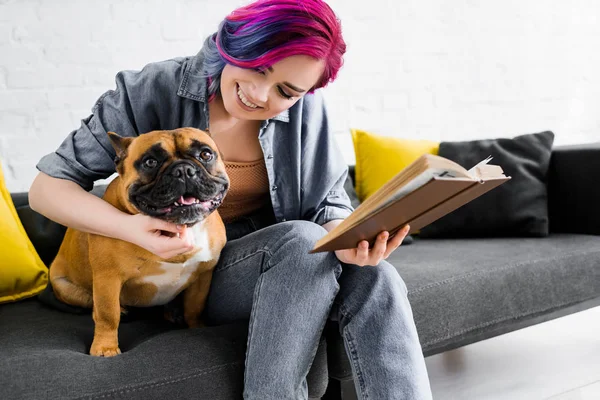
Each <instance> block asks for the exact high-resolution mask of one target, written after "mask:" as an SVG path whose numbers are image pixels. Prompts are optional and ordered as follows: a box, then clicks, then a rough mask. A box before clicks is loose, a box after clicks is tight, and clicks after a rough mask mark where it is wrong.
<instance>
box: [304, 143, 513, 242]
mask: <svg viewBox="0 0 600 400" xmlns="http://www.w3.org/2000/svg"><path fill="white" fill-rule="evenodd" d="M490 160H491V157H488V158H487V159H485V160H483V161H481V162H480V163H478V164H477V165H475V166H474V167H473V168H471V169H470V170H468V171H467V170H466V169H465V168H463V167H461V166H460V165H458V164H457V163H455V162H453V161H451V160H448V159H447V158H443V157H440V156H435V155H432V154H425V155H423V156H421V157H419V158H418V159H417V160H416V161H414V162H413V163H412V164H410V165H409V166H408V167H406V168H404V169H403V170H402V171H400V172H399V173H398V174H397V175H396V176H394V177H393V178H392V179H390V180H389V181H388V182H387V183H386V184H385V185H383V186H382V187H381V188H379V190H377V191H376V192H375V193H373V194H372V195H371V196H369V197H368V198H367V199H366V200H365V201H364V202H363V203H362V204H360V205H359V206H358V207H357V208H356V209H355V210H354V212H353V213H352V214H350V215H349V216H348V218H346V219H345V220H344V221H343V222H342V223H341V224H339V225H338V226H336V227H335V228H334V229H332V230H331V231H330V232H328V233H327V234H326V235H325V236H324V237H323V238H321V239H320V240H319V241H317V243H316V244H315V246H314V248H313V249H312V250H311V253H317V252H321V251H334V250H341V249H348V248H356V246H357V245H358V243H359V242H360V241H361V240H367V241H368V242H369V244H370V246H373V244H374V241H375V238H376V237H377V235H378V234H379V233H380V232H381V231H388V232H389V233H390V238H391V237H392V236H393V235H394V234H395V233H396V232H397V231H398V230H400V229H401V228H402V227H404V226H405V225H406V224H409V225H410V232H409V233H414V232H416V231H418V230H420V229H421V228H423V227H424V226H426V225H428V224H430V223H432V222H433V221H435V220H437V219H439V218H441V217H443V216H444V215H446V214H448V213H450V212H452V211H454V210H456V209H457V208H459V207H461V206H462V205H464V204H466V203H468V202H470V201H472V200H474V199H476V198H477V197H479V196H481V195H482V194H484V193H486V192H488V191H490V190H492V189H493V188H495V187H497V186H499V185H501V184H503V183H504V182H506V181H508V180H509V179H510V177H507V176H505V175H504V171H503V170H502V168H501V167H500V166H497V165H491V164H489V161H490Z"/></svg>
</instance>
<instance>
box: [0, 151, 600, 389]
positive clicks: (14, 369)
mask: <svg viewBox="0 0 600 400" xmlns="http://www.w3.org/2000/svg"><path fill="white" fill-rule="evenodd" d="M351 172H352V171H351ZM599 172H600V144H594V145H585V146H572V147H559V148H555V149H554V150H553V154H552V159H551V165H550V169H549V174H548V192H549V200H548V202H549V203H548V204H549V217H550V230H551V235H550V236H548V237H545V238H497V239H455V240H449V239H444V240H441V239H419V238H416V239H415V240H414V242H413V243H412V244H410V245H407V246H402V247H401V248H400V249H399V250H398V251H396V252H395V253H393V255H392V256H391V258H390V259H389V261H390V262H391V263H392V264H393V265H395V266H396V267H397V269H398V271H399V272H400V274H401V276H402V277H403V278H404V280H405V282H406V284H407V286H408V288H409V298H410V300H411V304H412V308H413V313H414V318H415V322H416V325H417V329H418V332H419V337H420V340H421V344H422V349H423V352H424V354H425V356H429V355H433V354H436V353H440V352H443V351H446V350H450V349H453V348H457V347H460V346H464V345H467V344H470V343H474V342H477V341H480V340H484V339H487V338H490V337H494V336H497V335H501V334H504V333H507V332H510V331H514V330H517V329H521V328H524V327H527V326H530V325H534V324H537V323H540V322H543V321H547V320H551V319H554V318H558V317H561V316H564V315H567V314H570V313H574V312H577V311H581V310H584V309H587V308H590V307H594V306H598V305H600V236H599V235H600V210H599V209H598V207H599V206H600V184H598V179H597V177H596V176H595V173H599ZM351 176H352V174H351ZM351 186H352V183H351V181H349V182H348V183H347V188H348V190H349V192H352V188H351ZM98 190H99V189H96V194H98V195H100V193H101V192H99V191H98ZM100 190H101V189H100ZM13 200H14V202H15V204H16V206H17V209H18V213H19V217H20V218H21V220H22V222H23V224H24V226H25V228H26V230H27V232H28V235H29V236H30V238H31V240H32V242H33V243H34V245H35V247H36V249H37V250H38V252H39V254H40V256H41V257H42V259H43V260H44V262H46V263H47V264H49V263H50V261H51V260H52V258H53V257H54V255H55V253H56V251H57V249H58V245H59V244H60V241H61V240H62V235H63V234H64V229H65V228H64V227H62V226H60V225H58V224H55V223H53V222H51V221H49V220H47V219H46V218H44V217H42V216H41V215H39V214H37V213H35V212H33V211H32V210H31V209H30V208H29V207H28V205H27V194H26V193H15V194H13ZM157 315H158V314H157V313H156V312H155V310H154V309H148V310H147V312H144V310H141V311H140V312H139V314H138V315H136V316H135V318H132V320H131V321H123V323H122V324H121V326H120V332H119V334H120V343H121V348H122V350H123V351H124V353H123V354H122V355H120V356H118V357H114V358H107V359H104V358H95V357H91V356H89V355H87V352H88V350H89V346H90V344H91V340H92V335H93V322H92V319H91V316H90V315H89V314H81V315H75V314H70V313H65V312H61V311H57V310H54V309H51V308H48V307H47V306H45V305H44V304H42V303H41V302H40V301H39V300H38V299H36V298H32V299H28V300H25V301H20V302H17V303H11V304H5V305H0V343H1V345H0V370H1V373H0V398H2V399H45V398H48V399H70V398H122V399H137V398H139V399H167V398H168V399H187V398H202V399H211V400H217V399H238V398H241V393H242V382H243V369H244V351H245V343H246V340H245V339H246V332H247V325H246V322H245V321H240V322H239V323H237V324H231V325H224V326H217V327H208V328H202V329H193V330H190V329H179V328H177V327H175V326H173V325H171V324H170V323H167V322H165V321H163V320H162V319H160V318H159V317H158V316H157ZM351 379H352V377H351V370H350V364H349V363H348V359H347V358H346V355H345V351H344V347H343V342H342V340H341V337H340V335H339V333H338V331H337V326H336V325H335V324H333V323H330V324H328V325H327V326H326V329H325V332H324V334H323V338H322V341H321V344H320V348H319V351H318V354H317V357H316V359H315V361H314V363H313V366H312V369H311V371H310V374H309V376H308V384H309V392H310V397H311V398H315V399H316V398H322V399H339V398H341V397H342V396H352V393H349V392H352V390H353V386H352V381H351Z"/></svg>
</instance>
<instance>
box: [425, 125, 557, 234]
mask: <svg viewBox="0 0 600 400" xmlns="http://www.w3.org/2000/svg"><path fill="white" fill-rule="evenodd" d="M553 142H554V133H552V132H550V131H546V132H541V133H535V134H528V135H521V136H517V137H515V138H512V139H493V140H492V139H488V140H475V141H463V142H441V143H440V149H439V155H440V156H442V157H446V158H448V159H450V160H452V161H456V162H457V163H458V164H460V165H462V166H463V167H465V168H467V169H469V168H471V167H472V166H474V165H475V164H477V163H478V162H479V161H481V160H483V159H485V158H486V157H488V156H492V157H493V160H492V161H491V162H490V164H494V165H499V166H501V167H502V169H504V174H505V175H506V176H511V177H512V179H511V180H509V181H508V182H506V183H504V184H502V185H500V186H499V187H497V188H495V189H493V190H492V191H490V192H488V193H486V194H484V195H482V196H481V197H479V198H477V199H475V200H473V201H472V202H470V203H468V204H466V205H464V206H462V207H460V208H458V209H457V210H455V211H453V212H451V213H450V214H447V215H446V216H444V217H442V218H440V219H439V220H437V221H435V222H433V223H432V224H430V225H428V226H426V227H424V228H423V229H422V230H421V237H429V238H442V237H447V238H456V237H494V236H495V237H508V236H516V237H523V236H532V237H543V236H547V235H548V202H547V198H548V195H547V187H546V182H547V172H548V166H549V164H550V155H551V151H552V144H553Z"/></svg>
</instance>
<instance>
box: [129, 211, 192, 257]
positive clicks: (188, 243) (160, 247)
mask: <svg viewBox="0 0 600 400" xmlns="http://www.w3.org/2000/svg"><path fill="white" fill-rule="evenodd" d="M123 227H124V229H125V230H126V231H127V233H125V234H123V239H124V240H127V241H128V242H131V243H133V244H136V245H138V246H140V247H142V248H144V249H146V250H148V251H149V252H151V253H154V254H156V255H157V256H159V257H160V258H162V259H165V260H166V259H169V258H171V257H175V256H177V255H179V254H183V253H187V252H188V251H191V250H192V249H193V248H194V238H193V234H192V230H191V229H189V228H187V227H186V226H185V225H176V224H174V223H172V222H166V221H163V220H161V219H158V218H153V217H150V216H148V215H143V214H135V215H128V216H127V221H126V222H125V224H124V225H123Z"/></svg>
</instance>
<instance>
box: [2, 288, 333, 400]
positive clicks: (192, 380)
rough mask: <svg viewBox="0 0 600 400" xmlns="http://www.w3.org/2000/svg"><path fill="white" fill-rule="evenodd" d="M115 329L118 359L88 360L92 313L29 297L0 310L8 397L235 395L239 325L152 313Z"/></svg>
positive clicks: (314, 390)
mask: <svg viewBox="0 0 600 400" xmlns="http://www.w3.org/2000/svg"><path fill="white" fill-rule="evenodd" d="M130 319H131V320H130V321H128V322H122V323H121V325H120V327H119V343H120V348H121V350H122V352H123V354H121V355H119V356H117V357H112V358H101V357H93V356H90V355H89V354H88V353H87V352H88V351H89V347H90V345H91V342H92V338H93V330H94V325H93V321H92V317H91V314H81V315H76V314H70V313H66V312H62V311H57V310H55V309H52V308H49V307H47V306H46V305H44V304H43V303H42V302H40V301H39V300H37V299H35V298H32V299H28V300H24V301H20V302H17V303H12V304H5V305H2V306H0V337H1V338H2V345H1V346H0V371H2V375H3V376H2V379H1V380H0V381H1V382H2V387H3V389H2V390H1V392H3V393H10V398H11V399H71V398H87V399H100V398H111V399H114V398H117V399H144V400H148V399H175V398H179V399H192V398H208V397H204V394H209V396H210V399H211V400H212V399H215V400H221V399H222V400H231V399H241V398H242V387H243V385H242V384H243V372H244V356H245V348H246V337H247V329H248V325H247V323H246V322H240V323H236V324H228V325H223V326H217V327H206V328H198V329H187V328H183V329H181V328H177V327H176V326H175V325H173V324H171V323H169V322H167V321H165V320H163V319H162V318H160V317H158V315H157V313H155V312H143V311H142V312H138V313H137V315H135V316H134V317H133V318H130ZM325 348H326V347H325V341H324V340H322V342H321V346H320V348H319V352H318V354H317V357H316V359H315V362H314V363H313V368H312V369H311V372H310V374H309V377H308V381H309V392H310V395H311V398H312V397H313V396H314V397H315V398H319V397H321V396H322V395H323V393H324V392H325V389H326V387H327V366H326V363H327V359H326V352H325Z"/></svg>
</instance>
